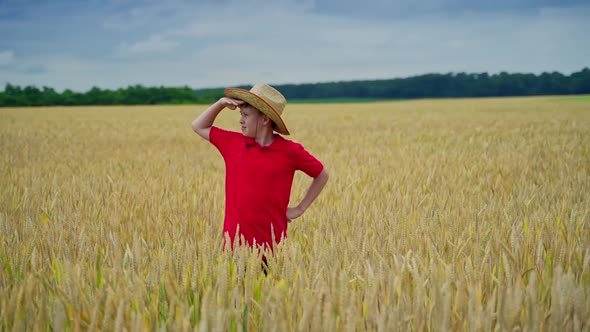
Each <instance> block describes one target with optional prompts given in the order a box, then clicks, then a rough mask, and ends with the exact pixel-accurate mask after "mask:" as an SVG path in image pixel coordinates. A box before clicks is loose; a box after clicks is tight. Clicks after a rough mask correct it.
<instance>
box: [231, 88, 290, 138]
mask: <svg viewBox="0 0 590 332" xmlns="http://www.w3.org/2000/svg"><path fill="white" fill-rule="evenodd" d="M224 93H225V96H226V97H229V98H234V99H239V100H243V101H245V102H246V103H248V104H250V105H252V106H254V107H255V108H256V109H258V110H259V111H260V112H262V113H264V114H265V115H266V116H268V117H269V118H270V119H271V120H272V122H274V123H275V124H276V128H275V130H276V131H277V132H278V133H279V134H283V135H289V134H290V133H289V130H288V129H287V126H285V122H284V121H283V118H282V117H281V114H283V110H284V109H285V105H286V104H287V100H286V99H285V97H284V96H283V95H282V94H281V93H280V92H279V91H277V90H276V89H275V88H273V87H272V86H270V85H268V84H265V83H256V84H254V86H253V87H252V89H250V91H248V90H244V89H239V88H227V89H225V91H224Z"/></svg>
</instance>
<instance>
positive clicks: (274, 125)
mask: <svg viewBox="0 0 590 332" xmlns="http://www.w3.org/2000/svg"><path fill="white" fill-rule="evenodd" d="M252 107H254V106H252ZM254 109H255V110H256V111H258V113H260V114H262V115H265V116H266V117H268V115H266V114H264V113H262V112H261V111H260V110H259V109H257V108H256V107H254ZM268 119H269V120H270V122H271V123H272V130H276V129H277V124H276V123H275V122H274V121H272V119H271V118H270V117H268Z"/></svg>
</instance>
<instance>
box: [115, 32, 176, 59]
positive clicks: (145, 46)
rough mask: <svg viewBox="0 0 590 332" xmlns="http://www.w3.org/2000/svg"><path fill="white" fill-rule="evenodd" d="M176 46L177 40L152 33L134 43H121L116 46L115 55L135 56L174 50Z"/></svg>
mask: <svg viewBox="0 0 590 332" xmlns="http://www.w3.org/2000/svg"><path fill="white" fill-rule="evenodd" d="M177 46H178V42H175V41H173V40H170V39H167V38H166V37H163V36H161V35H153V36H150V37H149V38H148V39H146V40H142V41H138V42H135V43H131V44H129V43H125V42H124V43H121V44H120V45H119V46H118V47H117V49H116V51H115V55H116V56H120V57H137V56H145V55H150V54H153V53H167V52H171V51H172V50H174V49H175V48H176V47H177Z"/></svg>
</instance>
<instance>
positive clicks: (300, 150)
mask: <svg viewBox="0 0 590 332" xmlns="http://www.w3.org/2000/svg"><path fill="white" fill-rule="evenodd" d="M293 151H294V154H293V162H294V166H295V170H298V171H302V172H304V173H305V174H307V175H309V176H311V177H312V178H315V177H316V176H318V175H319V174H320V173H321V172H322V170H324V165H323V164H322V163H321V162H320V161H319V160H318V159H317V158H316V157H314V156H313V155H312V154H311V153H309V152H307V150H305V148H304V147H303V146H302V145H301V144H298V143H295V146H294V148H293Z"/></svg>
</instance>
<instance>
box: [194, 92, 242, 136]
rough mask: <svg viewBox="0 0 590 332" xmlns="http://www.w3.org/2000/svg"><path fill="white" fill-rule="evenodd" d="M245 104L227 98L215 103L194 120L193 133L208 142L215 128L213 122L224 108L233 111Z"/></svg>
mask: <svg viewBox="0 0 590 332" xmlns="http://www.w3.org/2000/svg"><path fill="white" fill-rule="evenodd" d="M243 103H244V102H243V101H241V100H237V99H231V98H227V97H223V98H221V99H219V100H218V101H216V102H215V103H213V104H212V105H211V106H209V108H207V109H206V110H205V112H203V113H201V115H199V116H198V117H197V118H196V119H194V120H193V123H192V128H193V131H194V132H195V133H197V134H199V136H201V137H203V138H204V139H206V140H209V132H210V131H211V126H213V122H214V121H215V118H216V117H217V115H218V114H219V112H221V111H222V110H223V109H224V108H226V107H228V108H230V109H232V110H235V109H236V107H238V106H240V105H241V104H243Z"/></svg>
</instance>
